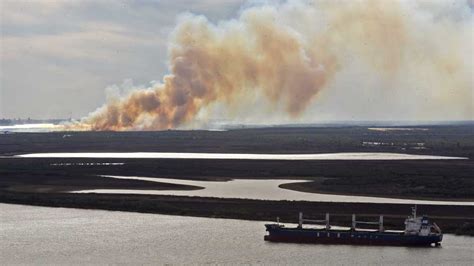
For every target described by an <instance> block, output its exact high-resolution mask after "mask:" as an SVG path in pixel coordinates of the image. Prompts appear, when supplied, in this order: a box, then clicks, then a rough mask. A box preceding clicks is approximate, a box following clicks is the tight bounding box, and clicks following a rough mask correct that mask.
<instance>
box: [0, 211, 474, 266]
mask: <svg viewBox="0 0 474 266" xmlns="http://www.w3.org/2000/svg"><path fill="white" fill-rule="evenodd" d="M0 213H1V215H0V236H1V241H0V251H1V252H0V261H2V264H3V265H12V264H62V265H65V264H154V265H156V264H178V265H182V264H232V265H235V264H266V265H275V264H280V265H281V264H283V265H315V264H319V265H321V264H322V265H328V264H331V265H374V264H378V265H387V264H396V265H414V264H417V265H421V264H423V265H433V264H439V265H472V260H473V255H472V254H474V238H471V237H459V236H453V235H445V236H444V239H443V242H442V247H441V248H407V247H371V246H342V245H340V246H336V245H304V244H283V243H269V242H266V241H263V236H264V234H265V229H264V226H263V224H264V222H255V221H239V220H230V219H210V218H195V217H182V216H168V215H156V214H140V213H125V212H111V211H97V210H80V209H65V208H49V207H33V206H21V205H9V204H0Z"/></svg>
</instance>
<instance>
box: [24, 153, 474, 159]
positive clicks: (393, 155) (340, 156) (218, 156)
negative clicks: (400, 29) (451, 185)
mask: <svg viewBox="0 0 474 266" xmlns="http://www.w3.org/2000/svg"><path fill="white" fill-rule="evenodd" d="M16 157H23V158H135V159H228V160H229V159H233V160H453V159H467V158H464V157H448V156H435V155H416V154H404V153H389V152H340V153H316V154H249V153H188V152H72V153H71V152H69V153H30V154H22V155H17V156H16Z"/></svg>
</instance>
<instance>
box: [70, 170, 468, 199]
mask: <svg viewBox="0 0 474 266" xmlns="http://www.w3.org/2000/svg"><path fill="white" fill-rule="evenodd" d="M104 177H108V178H116V179H129V180H143V181H150V182H160V183H172V184H179V185H190V186H199V187H203V188H204V189H200V190H134V189H91V190H80V191H74V193H103V194H104V193H108V194H110V193H117V194H147V195H175V196H193V197H217V198H238V199H257V200H297V201H319V202H361V203H405V204H436V205H469V206H473V205H474V202H459V201H431V200H415V199H397V198H382V197H364V196H344V195H333V194H321V193H307V192H300V191H294V190H288V189H282V188H280V187H279V185H281V184H286V183H296V182H308V181H309V180H284V179H270V180H269V179H263V180H262V179H236V180H231V181H195V180H182V179H171V178H154V177H137V176H104Z"/></svg>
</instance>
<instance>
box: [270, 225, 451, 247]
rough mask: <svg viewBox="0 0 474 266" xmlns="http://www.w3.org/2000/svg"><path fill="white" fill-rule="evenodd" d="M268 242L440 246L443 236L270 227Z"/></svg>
mask: <svg viewBox="0 0 474 266" xmlns="http://www.w3.org/2000/svg"><path fill="white" fill-rule="evenodd" d="M267 231H268V232H269V234H268V235H266V236H265V238H264V239H265V240H266V241H272V242H287V243H311V244H345V245H377V246H432V245H439V244H440V242H441V240H442V238H443V236H442V235H441V234H433V235H428V236H418V235H405V234H403V233H392V232H367V231H351V230H329V231H326V230H317V229H299V228H278V227H276V228H275V227H268V226H267Z"/></svg>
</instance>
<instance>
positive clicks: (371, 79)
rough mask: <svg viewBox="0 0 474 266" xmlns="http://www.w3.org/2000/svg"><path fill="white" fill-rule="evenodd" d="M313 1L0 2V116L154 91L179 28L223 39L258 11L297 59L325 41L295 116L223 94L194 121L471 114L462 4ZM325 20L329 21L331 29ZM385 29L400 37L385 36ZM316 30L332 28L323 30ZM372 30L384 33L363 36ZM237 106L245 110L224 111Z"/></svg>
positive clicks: (68, 109)
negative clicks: (285, 37)
mask: <svg viewBox="0 0 474 266" xmlns="http://www.w3.org/2000/svg"><path fill="white" fill-rule="evenodd" d="M310 2H311V3H310ZM316 2H318V3H317V4H314V3H313V2H312V1H289V2H286V1H278V2H277V1H244V0H202V1H192V0H178V1H160V0H156V1H152V0H138V1H118V0H117V1H107V0H97V1H88V0H84V1H54V0H42V1H25V0H19V1H18V0H15V1H13V0H2V1H0V10H1V24H0V29H1V36H0V38H1V39H0V45H1V46H0V50H1V55H0V57H1V65H0V79H1V84H0V118H2V117H3V118H27V117H31V118H37V119H48V118H69V117H72V118H77V119H79V118H82V117H88V116H90V114H91V113H93V112H94V111H95V110H97V108H100V107H101V106H103V105H104V104H107V103H108V102H109V99H110V95H111V94H112V95H114V94H120V95H121V96H120V97H122V96H123V95H126V94H127V93H129V92H130V91H133V90H147V89H148V90H150V89H156V88H154V86H155V85H154V84H156V83H159V82H163V76H165V75H167V74H170V72H172V71H173V70H172V69H171V68H172V67H173V66H174V65H173V64H171V63H170V61H171V60H172V59H173V57H172V55H170V51H171V50H172V48H173V45H174V44H175V43H176V42H177V37H176V36H177V35H178V34H179V33H180V30H182V28H183V27H184V26H185V25H186V23H188V24H191V25H195V24H196V25H197V24H199V23H200V22H199V21H200V20H204V21H205V22H204V23H205V25H206V26H205V27H206V29H210V31H212V32H213V33H212V34H216V35H219V36H221V35H222V36H230V35H226V33H225V32H226V31H229V30H234V28H233V26H229V25H232V24H237V25H244V26H245V25H248V18H249V17H251V16H252V15H256V16H266V15H268V14H269V16H270V20H272V19H273V20H277V21H278V23H276V25H277V26H279V25H282V27H284V28H285V29H288V32H290V33H291V34H294V35H295V36H297V37H295V38H296V39H297V40H301V42H303V43H304V45H302V47H303V48H302V51H303V52H304V53H311V52H313V50H318V47H317V46H318V45H322V44H321V43H324V44H325V45H327V44H328V43H330V44H331V45H332V48H328V50H324V49H322V48H321V49H319V50H318V51H315V52H314V53H315V54H316V55H317V56H316V55H315V56H316V57H317V59H318V60H319V61H320V63H319V64H320V65H318V67H319V68H321V69H324V70H325V71H327V72H331V73H330V74H331V75H329V76H328V77H325V79H324V82H323V84H320V83H318V85H317V86H320V87H321V88H319V87H318V89H317V90H314V95H313V94H311V95H310V97H309V98H308V99H301V101H304V108H302V110H297V115H295V114H294V112H293V111H285V110H283V109H288V108H286V106H284V107H281V108H280V107H279V105H280V104H285V103H286V101H287V100H286V99H283V100H282V99H281V98H278V99H277V100H275V101H274V102H276V104H275V103H272V104H268V102H267V101H266V100H265V99H263V100H259V99H260V98H259V97H263V98H265V97H266V95H263V96H262V95H257V96H255V98H256V99H257V100H254V101H247V100H248V99H245V98H246V97H245V96H244V97H243V98H239V97H238V96H232V97H233V98H232V100H231V103H229V102H227V101H218V100H216V101H215V102H212V103H211V104H209V105H207V104H206V105H205V106H203V107H202V108H201V109H200V110H197V111H196V112H199V114H202V113H204V112H205V113H206V115H205V117H206V119H223V120H232V121H239V122H248V123H258V122H262V123H267V122H268V123H279V122H280V123H288V122H298V123H301V122H316V121H334V120H472V119H473V118H474V110H473V108H474V107H473V102H474V96H473V87H474V85H473V83H474V82H473V79H472V76H474V70H473V61H474V55H473V47H474V35H473V34H474V33H473V29H474V28H473V25H474V24H473V8H474V4H473V1H471V0H468V1H464V0H458V1H449V0H446V1H443V0H438V1H436V0H433V1H414V2H415V4H411V3H409V2H413V1H400V4H398V2H397V4H395V5H393V6H392V4H393V2H394V1H384V0H378V1H377V0H375V1H363V2H364V4H361V5H360V6H362V8H361V11H358V8H360V6H359V5H358V4H354V3H355V1H349V0H346V1H339V2H337V4H336V5H334V4H330V6H329V7H328V6H327V3H326V4H325V3H324V1H322V4H321V3H319V1H316ZM366 2H367V3H366ZM308 3H309V4H308ZM373 6H375V7H376V8H373V10H372V7H373ZM399 6H400V7H399ZM369 7H370V8H369ZM393 10H399V11H393ZM397 12H398V13H397ZM303 16H311V18H309V19H308V20H307V21H306V22H308V21H309V23H310V25H301V24H303V22H305V21H304V20H302V19H301V17H303ZM353 17H359V18H362V19H366V20H367V21H371V20H372V19H374V18H375V21H376V23H374V24H370V23H366V22H367V21H362V23H360V21H359V20H357V19H356V20H352V21H351V20H348V19H347V18H353ZM334 18H337V19H334ZM346 20H347V21H346ZM334 21H336V22H337V23H341V25H339V24H338V25H336V26H334V25H333V24H334V23H335V22H334ZM345 23H347V24H345ZM390 23H396V24H390ZM399 23H400V24H399ZM183 25H184V26H183ZM328 25H329V26H328ZM354 25H355V26H354ZM374 25H375V26H374ZM377 25H384V28H381V29H380V26H377ZM393 25H396V27H398V26H399V25H403V29H401V30H398V31H394V30H393V28H394V27H393ZM310 26H311V27H310ZM359 26H362V27H365V28H363V29H362V30H361V29H360V28H359ZM238 27H240V26H237V28H238ZM328 27H329V28H331V27H332V29H333V30H332V31H331V32H329V33H327V32H324V31H325V30H327V29H326V28H328ZM373 27H375V29H374V30H373V31H372V29H373ZM308 28H309V29H308ZM313 29H315V30H313ZM334 29H335V30H334ZM361 31H362V33H361ZM222 32H224V33H222ZM243 32H244V33H245V34H246V32H245V31H243ZM384 32H387V33H389V34H386V35H383V34H382V36H381V37H380V36H377V37H374V35H373V34H372V33H376V34H380V33H384ZM186 34H191V35H192V34H193V32H187V33H186ZM251 34H255V33H254V32H252V33H251ZM257 34H258V33H257ZM313 34H314V36H318V38H316V37H315V38H312V35H313ZM393 34H399V37H400V38H401V39H402V41H401V42H400V39H397V38H393V36H394V35H393ZM308 35H311V36H308ZM249 36H250V35H249ZM340 36H342V37H340ZM361 36H362V37H361ZM254 37H255V36H254ZM392 38H393V39H392ZM341 39H344V40H345V41H341ZM346 40H347V41H346ZM313 41H314V42H313ZM324 41H326V42H324ZM308 42H310V43H309V44H308ZM219 45H220V44H219ZM214 47H220V46H214ZM311 47H316V48H314V49H312V48H311ZM367 47H368V48H367ZM400 47H402V48H400ZM282 49H285V48H282ZM329 52H330V53H333V54H332V56H333V57H335V59H334V60H335V62H336V63H335V66H334V69H333V70H329V69H330V67H331V66H329V65H328V64H329V63H327V62H329V61H331V60H332V59H331V57H330V56H328V53H329ZM254 56H256V57H258V55H257V54H255V55H254ZM311 56H312V54H311ZM311 56H309V57H311ZM304 58H306V55H305V56H304ZM311 59H312V57H311ZM284 62H292V63H293V61H284ZM331 62H332V61H331ZM276 63H281V62H278V61H277V62H276ZM325 63H327V64H326V65H325ZM434 66H435V67H434ZM285 67H286V66H285ZM380 69H384V71H381V70H380ZM279 71H280V70H279ZM173 74H175V73H173ZM292 78H294V76H291V77H289V78H288V79H289V80H291V79H292ZM304 78H305V77H304ZM244 83H245V82H244ZM266 84H267V83H265V84H264V85H262V84H257V85H259V86H266ZM298 86H300V84H299V85H298ZM214 92H215V91H214ZM265 93H266V91H264V93H263V94H265ZM285 93H288V94H295V93H296V94H298V93H299V92H298V91H296V90H295V91H289V92H285ZM257 94H258V93H257ZM124 97H125V96H124ZM282 97H287V96H282ZM243 99H245V101H246V104H235V103H236V102H237V103H240V102H242V101H244V100H243ZM295 99H298V98H297V97H296V98H295ZM290 100H291V101H295V100H294V99H293V98H291V99H290ZM123 101H124V102H126V101H127V100H126V97H125V100H123ZM272 101H273V100H272ZM229 105H231V106H233V105H239V106H240V107H238V108H234V107H232V108H229V107H228V106H229ZM96 113H97V112H96ZM288 113H289V114H288ZM200 117H202V115H198V114H196V115H195V117H194V116H193V117H192V118H190V119H188V118H187V120H185V121H184V122H183V123H190V121H189V120H194V119H199V118H200ZM191 122H192V121H191ZM132 126H135V125H132ZM178 126H179V125H178Z"/></svg>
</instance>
